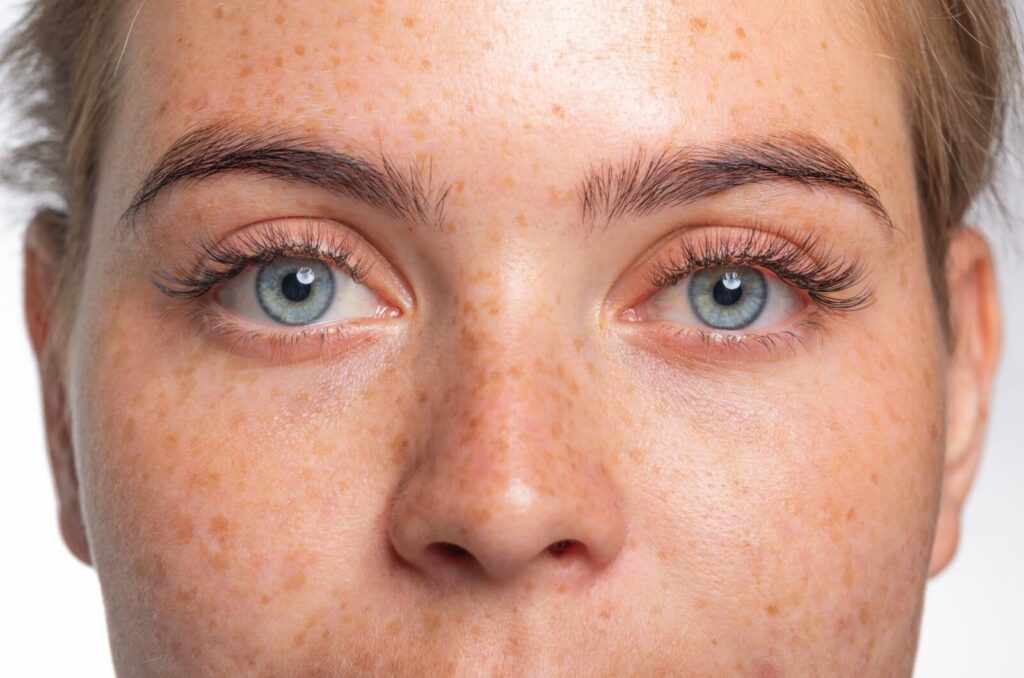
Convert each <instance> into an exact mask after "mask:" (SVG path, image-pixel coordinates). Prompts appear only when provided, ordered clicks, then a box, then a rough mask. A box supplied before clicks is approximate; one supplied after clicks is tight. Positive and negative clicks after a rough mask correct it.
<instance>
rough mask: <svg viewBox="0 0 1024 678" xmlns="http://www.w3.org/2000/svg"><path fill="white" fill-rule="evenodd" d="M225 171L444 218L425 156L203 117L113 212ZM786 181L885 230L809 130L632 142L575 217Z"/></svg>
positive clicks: (601, 173) (879, 208)
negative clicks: (404, 160) (857, 206)
mask: <svg viewBox="0 0 1024 678" xmlns="http://www.w3.org/2000/svg"><path fill="white" fill-rule="evenodd" d="M227 172H248V173H254V174H261V175H264V176H269V177H274V178H278V179H283V180H286V181H297V182H301V183H306V184H310V185H314V186H318V187H321V188H325V189H327V190H330V191H332V192H336V193H341V194H345V195H348V196H350V197H353V198H355V199H357V200H360V201H362V202H364V203H366V204H369V205H371V206H373V207H377V208H379V209H383V210H386V211H388V212H390V213H391V214H393V215H395V216H397V217H399V218H402V219H406V220H409V221H413V222H416V223H419V224H422V225H426V226H430V227H439V226H440V225H441V224H442V223H443V221H444V218H445V208H446V200H447V197H448V194H449V192H450V190H451V184H439V185H435V184H434V176H433V163H432V162H428V163H427V170H426V173H424V171H423V169H422V167H421V165H420V164H417V163H410V164H409V165H408V166H407V167H404V168H403V167H400V166H398V165H397V164H396V163H394V162H393V161H391V160H390V159H389V158H388V157H387V156H386V155H384V154H383V153H381V154H380V158H379V160H376V161H374V160H370V159H369V158H366V157H363V156H359V155H354V154H349V153H344V152H341V151H338V150H335V149H332V148H328V147H325V146H323V145H321V144H319V143H317V142H316V141H315V140H313V139H310V138H307V137H303V136H301V135H285V134H275V133H268V132H265V131H251V130H246V129H243V128H237V127H231V126H226V125H210V126H207V127H203V128H200V129H197V130H194V131H191V132H188V133H186V134H185V135H184V136H182V137H181V138H179V139H178V140H177V141H176V142H175V143H174V144H173V145H172V146H171V148H170V149H169V150H168V151H167V152H166V153H164V155H163V156H162V157H161V158H160V160H158V161H157V163H156V164H155V165H154V167H153V169H152V170H151V171H150V172H149V174H147V176H146V178H145V180H144V181H143V182H142V184H141V186H140V187H139V189H138V190H137V191H136V193H135V195H134V197H133V198H132V201H131V203H130V204H129V206H128V209H127V210H125V212H124V214H123V215H122V217H121V222H122V223H125V224H129V225H130V224H132V223H134V221H135V219H136V217H137V215H138V214H139V213H140V212H142V211H143V210H144V209H145V208H146V207H147V206H148V205H150V204H151V203H152V202H153V201H154V200H155V199H156V198H157V196H159V195H160V194H161V193H163V192H164V191H166V190H167V189H169V188H170V187H172V186H174V185H176V184H178V183H181V182H184V181H195V180H201V179H205V178H209V177H213V176H215V175H218V174H222V173H227ZM773 182H775V183H777V182H795V183H798V184H801V185H804V186H807V187H809V188H824V189H829V190H837V191H841V192H844V193H846V194H848V195H852V196H853V197H854V198H856V199H858V200H859V201H860V202H861V203H862V204H863V205H865V206H866V207H867V208H868V209H869V210H871V212H873V213H874V214H875V215H876V216H877V217H878V218H879V219H880V220H881V221H882V223H883V224H884V225H885V226H886V227H887V228H888V229H889V230H894V229H895V225H894V222H893V220H892V218H891V217H890V215H889V213H888V212H887V211H886V209H885V207H884V206H883V204H882V201H881V199H880V198H879V196H878V192H877V191H876V190H875V189H874V188H872V187H871V186H870V185H869V184H868V183H867V182H866V181H865V180H864V179H863V178H862V177H861V176H860V174H859V173H858V172H857V171H856V170H855V169H854V167H853V165H852V164H851V163H850V162H849V161H848V160H847V159H846V158H845V157H844V156H843V155H842V154H841V153H840V152H839V151H837V150H836V149H834V148H832V147H831V146H829V145H827V144H825V143H824V142H822V141H821V140H819V139H817V138H816V137H814V136H811V135H808V134H797V133H794V134H785V135H774V136H766V137H750V138H745V139H735V140H729V141H725V142H722V143H719V144H713V145H688V146H683V147H676V148H669V149H666V150H663V151H661V152H655V153H652V152H650V151H648V150H647V149H645V148H642V147H641V148H639V149H638V150H637V151H636V152H634V153H633V154H632V155H631V156H630V157H628V158H627V159H626V160H625V161H620V162H604V163H602V164H599V165H597V166H591V168H590V169H589V170H588V172H587V173H586V175H585V177H584V179H583V181H582V182H581V184H580V185H579V189H578V193H579V198H580V205H581V210H582V214H583V218H584V220H585V222H587V223H599V222H602V221H603V222H604V223H605V224H606V225H610V224H611V223H613V222H615V221H617V220H619V219H621V218H623V217H626V216H629V215H635V216H645V215H650V214H652V213H654V212H657V211H659V210H663V209H668V208H672V207H678V206H682V205H686V204H690V203H693V202H696V201H698V200H701V199H703V198H708V197H711V196H713V195H716V194H719V193H723V192H725V191H728V190H731V189H735V188H739V187H741V186H747V185H751V184H762V183H773Z"/></svg>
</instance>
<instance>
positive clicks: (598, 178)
mask: <svg viewBox="0 0 1024 678" xmlns="http://www.w3.org/2000/svg"><path fill="white" fill-rule="evenodd" d="M780 181H788V182H796V183H798V184H802V185H804V186H807V187H809V188H825V189H833V190H838V191H842V192H844V193H847V194H849V195H852V196H854V197H855V198H857V199H858V200H859V201H860V202H861V203H863V204H864V205H865V206H867V207H868V209H870V210H871V211H872V212H873V213H874V214H875V215H876V216H877V217H878V218H879V219H881V221H882V222H883V223H884V224H885V226H886V227H887V228H888V229H889V230H892V229H894V228H895V226H894V223H893V220H892V218H891V217H890V216H889V213H888V212H887V211H886V209H885V207H884V206H883V205H882V201H881V199H880V198H879V197H878V192H877V191H876V190H875V189H874V188H872V187H871V186H870V185H869V184H868V183H867V182H866V181H865V180H864V179H863V178H862V177H861V176H860V174H858V173H857V171H856V170H855V169H854V167H853V165H851V164H850V162H849V161H848V160H846V158H844V157H843V155H842V154H841V153H839V152H838V151H837V150H835V149H834V148H832V147H830V146H828V145H827V144H825V143H824V142H822V141H820V140H818V139H817V138H815V137H813V136H810V135H806V134H791V135H778V136H769V137H753V138H746V139H738V140H730V141H726V142H723V143H720V144H715V145H709V146H699V145H698V146H686V147H683V148H676V149H670V150H665V151H662V152H659V153H650V152H649V151H647V150H645V149H643V148H641V149H639V150H638V151H636V152H635V153H634V154H633V155H632V156H630V157H629V158H628V159H627V160H626V161H625V162H621V163H605V164H601V165H598V166H596V167H592V168H591V169H590V171H589V172H588V173H587V175H586V177H585V178H584V180H583V183H582V184H581V186H580V189H579V194H580V201H581V203H582V209H583V216H584V219H585V220H587V222H588V223H591V224H594V223H601V222H603V223H605V224H610V223H612V222H614V221H616V220H618V219H620V218H622V217H624V216H626V215H630V214H633V215H638V216H643V215H648V214H651V213H653V212H656V211H658V210H661V209H667V208H670V207H677V206H680V205H686V204H689V203H692V202H695V201H697V200H700V199H702V198H707V197H710V196H712V195H715V194H718V193H722V192H723V191H728V190H730V189H733V188H739V187H740V186H746V185H749V184H757V183H768V182H780Z"/></svg>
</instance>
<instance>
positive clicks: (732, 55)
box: [729, 49, 743, 61]
mask: <svg viewBox="0 0 1024 678" xmlns="http://www.w3.org/2000/svg"><path fill="white" fill-rule="evenodd" d="M742 58H743V52H741V51H739V50H735V49H734V50H732V51H731V52H729V61H739V60H740V59H742Z"/></svg>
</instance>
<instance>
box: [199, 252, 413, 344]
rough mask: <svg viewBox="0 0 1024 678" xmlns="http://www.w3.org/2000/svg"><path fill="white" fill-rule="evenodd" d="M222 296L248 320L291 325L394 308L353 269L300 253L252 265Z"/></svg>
mask: <svg viewBox="0 0 1024 678" xmlns="http://www.w3.org/2000/svg"><path fill="white" fill-rule="evenodd" d="M216 299H217V301H218V302H219V303H220V304H221V305H222V306H223V307H224V308H225V309H227V310H228V311H230V312H232V313H233V314H235V315H237V316H238V317H240V318H242V319H243V320H247V321H249V322H252V323H256V324H260V325H278V326H280V325H284V326H288V327H303V326H311V325H322V324H329V323H339V322H345V321H349V320H356V319H359V318H377V317H382V316H384V315H388V314H389V313H390V312H391V311H392V310H393V309H391V307H390V305H389V304H387V303H386V302H384V301H383V300H382V299H381V298H380V297H379V296H378V295H377V294H375V293H374V292H373V290H371V289H370V288H369V287H367V286H366V285H363V284H361V283H359V282H356V280H354V279H353V278H352V275H351V273H350V272H348V271H344V270H340V269H338V268H337V267H335V266H331V265H330V264H327V263H325V262H323V261H321V260H319V259H300V258H294V257H278V258H277V259H275V260H274V261H272V262H270V263H269V264H266V265H265V266H260V267H258V268H257V267H253V268H249V269H246V270H245V271H244V272H242V273H241V274H239V275H238V276H236V277H235V278H233V279H231V280H230V281H228V282H227V283H225V284H224V285H223V286H222V287H221V288H220V289H219V290H218V291H217V293H216Z"/></svg>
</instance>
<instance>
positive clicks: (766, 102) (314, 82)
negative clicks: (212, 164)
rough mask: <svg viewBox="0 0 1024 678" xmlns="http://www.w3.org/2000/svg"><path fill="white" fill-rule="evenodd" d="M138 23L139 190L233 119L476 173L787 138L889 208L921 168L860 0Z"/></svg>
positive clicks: (130, 134)
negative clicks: (745, 137)
mask: <svg viewBox="0 0 1024 678" xmlns="http://www.w3.org/2000/svg"><path fill="white" fill-rule="evenodd" d="M613 5H618V6H613ZM129 20H133V21H131V23H132V28H131V33H130V38H129V39H128V41H127V45H126V50H125V55H124V57H123V59H122V64H123V65H122V68H123V72H122V73H121V76H122V78H123V82H122V87H123V89H122V92H123V96H122V97H121V98H120V106H119V110H118V111H117V114H116V123H117V124H115V125H114V126H113V129H115V130H117V133H116V134H115V143H117V141H116V139H117V138H118V137H119V138H120V143H121V145H122V148H123V149H125V151H126V153H125V155H127V156H132V157H133V158H134V159H133V161H132V162H130V163H128V167H129V168H130V169H129V172H128V173H129V174H132V175H134V179H135V180H138V179H139V178H140V177H141V176H142V175H143V174H144V173H145V170H146V168H147V167H148V166H149V164H151V163H152V161H153V160H155V159H156V158H157V157H159V155H160V154H161V153H162V152H163V151H165V150H166V149H167V147H168V146H170V145H171V144H172V143H173V141H174V140H175V139H176V138H178V137H179V136H181V135H182V134H183V133H184V132H186V131H188V130H189V129H195V128H197V127H202V126H204V125H209V124H212V123H221V122H224V121H232V122H238V123H241V124H243V125H253V126H257V127H262V126H271V127H285V128H287V129H289V130H295V131H300V132H303V133H308V134H310V135H312V136H315V137H318V138H323V139H325V140H327V141H329V142H333V143H335V144H336V145H339V146H344V145H346V144H352V143H357V144H362V145H364V146H365V145H373V146H376V145H379V146H380V147H381V148H383V149H384V150H386V151H387V152H388V153H393V154H394V153H399V154H402V155H406V156H413V157H415V156H419V157H425V156H427V155H429V156H430V158H431V160H432V162H438V163H443V164H444V167H445V169H446V170H448V171H449V172H455V173H467V174H473V175H477V176H480V175H479V171H480V167H479V166H480V165H481V164H485V165H487V166H488V167H489V168H494V167H497V166H498V165H500V166H501V167H503V170H504V171H509V170H513V171H515V170H529V171H532V172H538V171H541V172H543V173H556V172H558V171H561V170H562V169H563V168H565V169H567V170H568V169H572V170H573V171H577V170H578V169H579V167H580V166H581V164H583V163H586V162H593V161H595V160H601V159H602V158H604V157H608V156H615V155H617V154H621V153H622V152H625V151H626V150H628V149H629V148H630V147H632V146H635V145H636V144H638V143H640V144H649V145H658V144H662V143H666V142H672V143H688V142H700V141H707V140H712V139H718V138H722V137H728V136H735V135H737V134H742V133H773V132H791V131H799V132H808V133H812V134H814V135H816V136H818V137H820V138H821V139H823V140H825V141H827V142H828V143H830V144H832V145H834V146H836V147H837V148H839V149H841V150H842V151H843V152H844V153H846V154H847V155H848V157H850V159H851V160H852V161H853V164H854V165H855V166H856V167H857V169H858V170H860V171H861V173H862V174H864V175H865V177H866V178H867V179H868V180H869V182H871V183H873V184H874V185H875V186H876V187H878V188H879V190H880V191H881V192H882V194H883V199H885V198H886V193H888V192H890V190H892V189H893V188H894V186H895V185H896V184H899V183H900V176H901V174H907V172H906V170H907V167H908V166H909V161H908V158H909V153H908V150H907V137H908V135H907V134H906V131H905V128H904V119H903V116H902V106H901V94H900V91H899V88H898V78H897V77H896V74H895V72H894V67H893V65H892V62H891V60H890V59H888V58H886V57H885V56H884V54H883V52H884V49H883V48H882V46H881V45H879V44H877V41H876V39H875V37H874V36H873V31H871V30H870V27H868V26H866V25H865V20H864V19H863V17H862V16H861V15H860V12H859V11H858V10H857V9H856V7H855V3H830V2H815V1H813V0H793V1H789V2H764V1H760V0H751V1H749V2H743V1H739V2H728V3H726V2H719V1H712V0H708V1H705V2H701V1H693V2H685V1H675V0H673V1H668V0H666V1H664V2H635V3H605V2H596V1H595V2H587V3H583V2H579V1H578V0H573V1H568V2H551V1H542V2H532V1H522V0H517V1H516V2H508V3H504V2H472V1H455V2H444V3H440V2H438V3H422V2H401V1H398V0H390V1H389V2H386V3H385V2H373V3H364V2H335V1H332V0H294V1H288V0H280V1H278V2H274V3H260V4H258V5H254V4H253V3H248V2H230V1H229V2H225V1H223V0H176V1H171V0H149V1H148V2H146V3H145V4H143V5H142V6H141V9H139V11H138V13H137V14H133V15H132V16H131V17H126V19H125V25H126V26H127V25H128V24H129ZM125 101H130V102H132V103H131V106H130V107H128V106H125V104H124V102H125ZM128 149H131V150H130V152H129V150H128ZM883 149H884V152H883ZM552 154H556V155H557V156H558V157H557V158H555V160H559V159H560V160H562V161H563V162H554V163H553V162H552V160H553V158H552V157H551V156H552ZM495 179H496V180H499V179H500V177H497V176H496V177H495ZM125 189H126V190H130V188H129V187H128V185H127V184H126V186H125Z"/></svg>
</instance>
